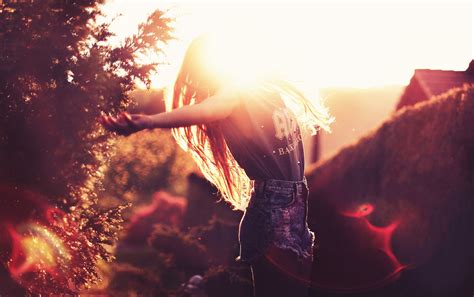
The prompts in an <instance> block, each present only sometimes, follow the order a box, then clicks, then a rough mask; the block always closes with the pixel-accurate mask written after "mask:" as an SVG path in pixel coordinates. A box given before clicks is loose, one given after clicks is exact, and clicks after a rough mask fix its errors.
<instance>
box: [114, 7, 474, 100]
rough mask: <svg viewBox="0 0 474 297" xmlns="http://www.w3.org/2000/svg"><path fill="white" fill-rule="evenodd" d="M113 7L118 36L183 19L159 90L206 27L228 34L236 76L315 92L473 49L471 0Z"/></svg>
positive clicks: (403, 72) (455, 59) (400, 75)
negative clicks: (164, 19)
mask: <svg viewBox="0 0 474 297" xmlns="http://www.w3.org/2000/svg"><path fill="white" fill-rule="evenodd" d="M108 3H109V4H108V10H109V15H111V16H114V15H116V14H117V13H122V14H123V16H122V17H121V18H119V19H117V20H116V21H115V22H114V25H113V26H112V27H111V28H112V30H113V31H114V32H116V33H117V34H118V37H124V36H127V35H130V34H132V33H133V32H134V31H133V28H134V26H133V25H132V24H138V23H139V22H140V21H143V20H144V19H145V18H146V16H147V14H148V13H150V12H151V11H153V10H154V9H157V8H158V9H162V10H167V11H168V14H169V15H170V16H172V17H175V18H176V22H175V24H174V27H175V33H174V35H175V36H176V37H177V38H178V39H177V40H176V41H175V42H172V43H170V44H169V46H168V48H167V49H166V53H167V54H166V56H165V57H163V59H164V61H165V62H166V63H167V64H168V65H163V66H162V67H161V69H160V71H159V73H158V74H157V75H156V76H155V77H154V78H153V79H152V80H153V86H154V87H162V86H166V85H170V84H171V83H172V82H173V80H174V78H175V75H176V73H177V71H178V69H179V66H180V63H181V61H182V58H183V56H184V51H185V49H186V47H187V45H188V44H189V42H190V41H191V40H192V39H193V38H195V37H197V36H199V35H201V34H203V33H210V34H214V35H216V36H219V38H220V39H219V40H220V43H221V44H220V46H222V47H223V49H222V51H221V53H224V50H225V51H228V54H227V56H223V57H219V56H215V57H214V63H221V62H222V64H221V65H219V66H218V67H221V68H226V71H230V73H231V74H232V75H234V76H235V75H237V76H239V77H247V78H248V77H251V76H255V75H257V73H260V74H261V73H262V72H266V73H268V72H273V73H278V74H279V75H282V76H284V77H285V78H287V79H290V80H291V81H293V82H297V83H298V82H299V83H301V86H305V87H306V89H307V90H308V91H310V90H318V89H319V87H328V86H350V87H370V86H383V85H393V84H407V83H408V82H409V79H410V77H411V76H412V74H413V71H414V69H416V68H432V69H451V70H464V69H465V67H466V65H467V63H468V62H469V61H470V59H471V54H472V50H473V48H472V47H473V37H472V9H473V5H472V3H471V1H460V2H448V1H434V2H433V3H431V2H429V1H422V0H413V1H398V2H395V1H343V0H337V1H322V0H315V1H295V2H290V1H264V0H256V1H252V2H250V1H242V2H236V1H224V0H223V1H219V2H217V1H206V2H204V1H184V0H182V1H160V2H157V1H152V0H137V1H133V2H132V1H128V0H110V1H109V2H108ZM229 40H230V41H231V42H229ZM229 45H232V46H233V47H232V48H231V49H230V51H229V48H226V47H228V46H229ZM453 45H456V46H453ZM245 53H250V54H251V55H246V54H245ZM229 56H230V58H228V57H229ZM224 57H227V59H225V58H224ZM249 57H250V58H249ZM242 59H245V60H242Z"/></svg>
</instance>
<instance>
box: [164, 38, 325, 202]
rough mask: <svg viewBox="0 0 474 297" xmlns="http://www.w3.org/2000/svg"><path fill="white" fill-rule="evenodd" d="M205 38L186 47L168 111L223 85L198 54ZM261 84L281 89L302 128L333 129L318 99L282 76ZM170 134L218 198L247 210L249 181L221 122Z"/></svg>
mask: <svg viewBox="0 0 474 297" xmlns="http://www.w3.org/2000/svg"><path fill="white" fill-rule="evenodd" d="M207 42H208V40H207V38H205V37H200V38H196V39H195V40H193V41H192V42H191V44H190V46H189V47H188V49H187V51H186V54H185V57H184V60H183V63H182V65H181V69H180V71H179V73H178V76H177V78H176V81H175V84H174V88H173V94H172V97H171V96H170V97H169V98H168V100H167V102H166V110H167V111H171V110H173V109H176V108H179V107H182V106H184V105H191V104H195V103H199V102H201V101H202V100H204V99H206V98H208V97H210V96H212V95H213V94H215V92H216V91H217V90H218V89H219V88H220V87H222V84H223V81H222V80H221V79H219V75H217V74H216V73H212V70H210V68H209V67H206V61H203V59H202V57H204V56H206V55H204V51H206V50H207V46H208V44H207ZM261 86H262V87H265V88H266V89H269V90H272V91H277V92H278V93H280V95H281V97H282V99H283V100H284V102H285V105H286V106H287V107H288V108H289V109H291V110H292V111H293V112H294V114H295V115H296V117H297V119H298V123H299V124H300V127H301V129H302V130H303V133H304V132H309V133H311V135H314V134H316V133H317V131H318V130H320V128H323V129H324V130H326V131H328V132H331V129H330V123H331V122H332V121H334V118H333V117H331V116H330V115H329V113H328V111H327V109H326V108H325V107H324V106H323V105H322V104H321V102H312V101H310V100H309V99H308V98H307V97H306V96H305V95H304V94H303V93H301V92H300V91H299V90H298V89H296V88H295V87H294V86H293V85H291V84H290V83H288V82H286V81H284V80H281V79H275V78H274V79H266V80H263V81H261ZM172 134H173V136H174V138H175V139H176V141H177V143H178V144H179V145H180V147H181V148H182V149H184V150H185V151H188V152H190V153H191V155H192V158H193V159H194V161H195V162H196V164H197V165H198V167H199V168H200V170H201V172H202V174H203V175H204V177H205V178H206V179H207V180H209V181H210V182H211V183H212V184H213V185H215V186H216V187H217V189H218V190H219V192H220V194H221V197H222V198H223V199H224V200H226V201H227V202H229V203H230V204H231V206H232V208H233V209H234V210H242V211H243V210H245V209H246V207H247V205H248V200H249V198H250V191H251V188H252V183H251V180H250V179H249V177H248V176H247V175H246V173H245V171H244V170H243V169H242V168H241V167H240V166H239V164H238V163H237V161H236V160H235V159H234V157H233V156H232V154H231V152H230V150H229V148H228V146H227V144H226V141H225V139H224V136H223V134H222V132H221V130H220V125H219V121H217V122H213V123H210V124H201V125H194V126H189V127H180V128H173V129H172Z"/></svg>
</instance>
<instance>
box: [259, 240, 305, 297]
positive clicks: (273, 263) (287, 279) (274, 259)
mask: <svg viewBox="0 0 474 297" xmlns="http://www.w3.org/2000/svg"><path fill="white" fill-rule="evenodd" d="M311 267H312V262H311V261H310V260H308V261H299V260H298V259H297V257H296V254H295V253H294V252H292V251H291V250H287V249H280V248H278V247H276V246H274V245H271V246H270V248H269V250H268V251H267V253H266V254H265V255H264V256H262V257H260V258H258V259H257V261H256V262H254V263H253V264H252V265H251V268H252V277H253V282H254V296H255V297H267V296H268V297H270V296H271V297H279V296H281V297H285V296H288V297H290V296H291V297H307V296H308V290H309V284H310V280H311Z"/></svg>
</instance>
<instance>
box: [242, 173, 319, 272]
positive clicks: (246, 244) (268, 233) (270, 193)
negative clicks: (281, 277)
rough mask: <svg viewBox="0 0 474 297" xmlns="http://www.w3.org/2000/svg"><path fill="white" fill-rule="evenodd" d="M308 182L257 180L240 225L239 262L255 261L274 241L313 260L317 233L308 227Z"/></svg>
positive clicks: (304, 258)
mask: <svg viewBox="0 0 474 297" xmlns="http://www.w3.org/2000/svg"><path fill="white" fill-rule="evenodd" d="M307 219H308V184H307V181H306V178H304V179H303V180H302V181H284V180H276V179H266V180H255V181H254V187H253V189H252V194H251V197H250V201H249V204H248V207H247V209H246V210H245V212H244V215H243V216H242V219H241V221H240V225H239V244H240V255H239V256H238V257H237V258H236V261H238V262H244V263H249V264H252V263H254V262H255V260H257V259H258V258H259V257H261V256H263V255H264V254H265V253H266V251H267V250H268V248H269V246H270V244H273V245H275V246H276V247H278V248H281V249H288V250H291V251H293V252H294V253H296V255H297V256H298V257H297V258H298V259H300V260H302V261H308V260H310V261H312V260H313V247H314V240H315V236H314V233H313V232H312V231H311V230H310V229H309V228H308V222H307Z"/></svg>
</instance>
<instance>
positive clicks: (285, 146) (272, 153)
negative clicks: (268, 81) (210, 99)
mask: <svg viewBox="0 0 474 297" xmlns="http://www.w3.org/2000/svg"><path fill="white" fill-rule="evenodd" d="M237 93H238V96H240V98H239V104H238V106H237V107H236V108H235V109H234V110H233V112H232V114H231V116H229V117H228V118H226V119H224V120H222V121H221V123H220V126H221V131H222V133H223V135H224V138H225V140H226V142H227V146H228V147H229V150H230V151H231V153H232V155H233V156H234V158H235V160H236V161H237V163H239V165H240V166H241V167H242V168H243V169H244V170H245V172H246V174H247V176H248V177H249V178H250V179H253V180H255V179H278V180H291V181H300V180H302V179H303V175H304V154H303V142H302V137H301V131H300V127H299V126H298V122H297V120H296V117H295V115H294V114H293V112H292V111H291V110H290V109H288V108H287V107H286V106H285V104H284V102H283V100H282V98H281V96H280V95H279V94H278V93H275V92H270V91H268V90H265V89H263V88H253V89H252V90H247V91H243V92H240V91H239V92H237Z"/></svg>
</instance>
